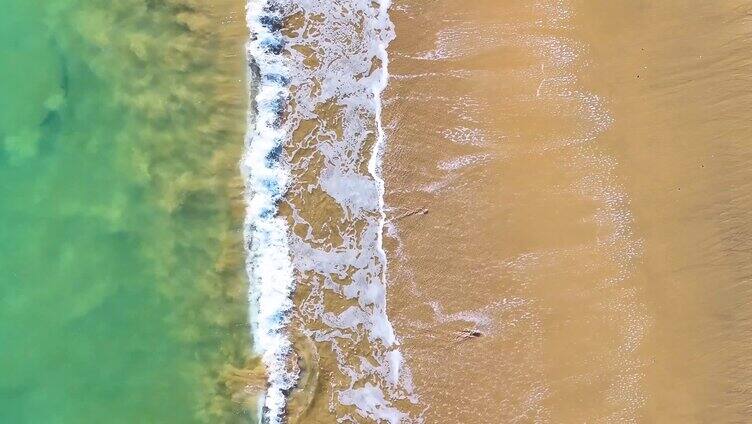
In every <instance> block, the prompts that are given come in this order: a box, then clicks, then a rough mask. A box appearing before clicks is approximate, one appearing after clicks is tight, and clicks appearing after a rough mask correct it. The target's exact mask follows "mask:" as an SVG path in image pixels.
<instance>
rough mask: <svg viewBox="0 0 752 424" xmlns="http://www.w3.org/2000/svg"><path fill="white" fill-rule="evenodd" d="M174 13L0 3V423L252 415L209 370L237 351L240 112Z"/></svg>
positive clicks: (162, 6)
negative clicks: (233, 195)
mask: <svg viewBox="0 0 752 424" xmlns="http://www.w3.org/2000/svg"><path fill="white" fill-rule="evenodd" d="M181 14H182V15H181ZM185 14H188V16H189V17H190V16H194V17H195V16H198V14H197V13H194V11H191V10H190V9H189V8H186V7H184V6H182V5H181V2H180V1H168V0H164V1H150V0H122V1H117V2H111V1H98V0H5V1H4V2H3V13H2V14H0V422H2V423H135V422H139V423H189V422H201V421H210V422H228V421H234V420H237V421H244V420H248V414H247V413H245V412H243V410H242V409H239V408H238V407H236V406H233V405H235V403H234V402H232V401H230V400H229V389H228V388H227V387H226V386H225V385H223V383H222V379H221V376H219V373H220V371H221V369H222V367H223V366H225V365H228V364H232V365H235V366H239V367H240V366H242V365H243V364H244V362H245V361H246V360H247V357H246V352H247V351H248V349H249V341H248V334H247V324H246V316H245V315H246V314H245V296H244V287H243V283H242V266H241V265H240V264H241V263H242V261H241V260H239V259H238V257H237V255H236V254H227V251H228V250H230V251H233V250H235V248H236V247H237V250H238V251H240V248H239V241H238V240H239V235H238V233H237V219H236V218H235V217H233V215H232V213H231V205H230V202H229V200H228V198H227V186H228V181H230V180H231V179H232V178H233V173H234V162H233V161H232V159H231V158H232V156H233V155H235V154H236V152H237V151H239V148H240V147H239V145H240V143H241V138H240V136H241V135H240V133H239V131H240V126H241V124H242V105H240V104H238V103H237V102H236V103H233V102H226V101H218V100H215V99H216V97H217V96H216V92H217V90H219V89H220V88H218V87H220V86H221V84H222V82H223V80H222V78H225V77H227V78H229V77H236V76H224V77H223V76H221V74H222V72H220V71H219V70H217V69H215V67H216V64H214V62H213V60H214V58H215V56H214V55H213V54H212V53H211V52H212V50H213V49H211V48H208V47H207V46H209V45H215V46H216V40H212V39H211V37H212V33H211V31H203V32H195V31H191V30H189V27H188V26H187V25H185V24H181V23H180V22H179V21H180V19H178V18H176V17H179V16H183V18H185V16H186V15H185ZM187 19H188V18H186V19H183V21H186V20H187ZM235 146H237V147H235ZM237 154H239V153H237ZM227 411H229V412H230V413H231V418H226V417H225V418H218V417H220V416H222V414H224V413H226V412H227Z"/></svg>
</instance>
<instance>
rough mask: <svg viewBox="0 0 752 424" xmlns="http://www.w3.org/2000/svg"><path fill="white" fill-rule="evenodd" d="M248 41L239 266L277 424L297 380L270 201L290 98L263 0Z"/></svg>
mask: <svg viewBox="0 0 752 424" xmlns="http://www.w3.org/2000/svg"><path fill="white" fill-rule="evenodd" d="M247 20H248V25H249V28H250V30H251V34H252V37H251V39H250V41H249V42H248V44H247V52H248V58H249V63H250V66H249V68H250V71H249V72H250V78H249V80H250V81H251V84H252V85H253V87H252V89H253V93H254V95H255V97H254V99H253V100H252V104H253V107H252V110H251V112H250V116H249V129H248V133H247V135H246V142H245V152H244V155H243V159H242V162H241V171H242V173H243V176H244V179H245V183H246V200H247V209H246V214H247V215H246V222H245V229H244V232H245V242H246V247H247V259H246V267H247V271H248V277H249V279H250V290H249V300H250V308H251V314H250V321H251V331H252V335H253V342H254V349H255V350H256V352H257V353H258V354H260V355H261V356H262V359H263V362H264V364H265V366H266V369H267V373H268V379H269V384H268V389H267V391H266V395H265V397H264V400H263V409H262V414H263V422H265V423H269V424H276V423H282V422H283V418H282V415H283V413H284V408H285V392H286V391H288V390H289V389H291V388H292V387H293V386H294V384H295V382H296V380H297V375H296V374H295V372H292V371H289V370H288V369H287V368H286V361H287V358H288V357H289V355H290V353H291V351H292V344H291V341H290V339H289V337H288V336H287V334H286V329H285V326H286V325H287V324H288V321H289V317H288V316H289V312H290V310H291V309H292V306H293V305H292V301H291V299H290V296H291V294H292V291H293V285H294V279H293V270H292V263H291V260H290V252H289V242H288V239H289V236H288V234H289V229H288V226H287V223H286V222H285V221H284V220H283V219H282V218H279V217H278V216H277V202H278V201H279V200H280V199H281V198H282V195H283V194H284V190H285V188H286V187H287V184H288V179H289V172H288V170H287V169H285V167H284V166H283V165H282V164H281V163H280V155H281V152H282V144H283V143H284V141H285V140H286V139H287V134H288V130H287V128H286V127H285V125H284V124H283V123H282V120H281V112H282V108H283V107H284V103H285V102H286V101H287V98H288V96H289V90H288V89H287V87H286V81H287V79H288V71H287V66H286V64H285V59H284V58H283V56H282V55H280V54H279V53H280V51H279V48H280V46H281V45H282V44H281V43H282V39H281V36H280V34H279V33H278V29H279V28H278V27H277V25H279V23H280V22H281V16H279V15H278V13H277V12H275V11H274V10H273V9H272V7H271V4H270V2H269V1H267V0H251V1H250V2H249V3H248V9H247Z"/></svg>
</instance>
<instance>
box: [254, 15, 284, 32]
mask: <svg viewBox="0 0 752 424" xmlns="http://www.w3.org/2000/svg"><path fill="white" fill-rule="evenodd" d="M259 22H261V25H263V26H265V27H266V28H267V29H269V31H272V32H277V31H279V30H281V29H282V26H283V22H282V18H280V17H279V16H274V15H266V16H262V17H261V18H260V19H259Z"/></svg>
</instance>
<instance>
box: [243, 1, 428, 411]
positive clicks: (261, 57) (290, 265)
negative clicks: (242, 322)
mask: <svg viewBox="0 0 752 424" xmlns="http://www.w3.org/2000/svg"><path fill="white" fill-rule="evenodd" d="M389 7H390V1H389V0H380V1H371V0H329V1H320V0H250V1H249V4H248V14H247V17H248V24H249V28H250V30H251V34H252V38H251V41H249V43H248V53H249V58H250V60H251V65H252V72H251V73H252V78H253V90H254V93H255V108H254V110H255V113H253V114H252V117H251V125H250V129H249V133H248V137H247V141H246V152H245V155H244V159H243V163H242V168H243V172H244V175H245V177H246V181H247V191H248V216H247V223H246V240H247V243H248V246H249V247H248V274H249V277H250V280H251V293H250V299H251V306H252V320H251V321H252V325H253V328H252V330H253V336H254V342H255V344H256V349H257V350H258V352H259V353H260V354H262V355H263V358H264V362H265V364H266V366H267V369H268V372H269V389H268V390H267V394H266V397H265V400H264V420H265V422H269V423H279V422H282V420H283V418H281V415H282V413H283V412H284V407H285V393H286V391H288V390H289V389H290V388H292V387H293V386H294V384H295V381H296V378H297V375H295V373H294V372H293V371H290V370H288V369H287V368H286V367H285V363H286V360H287V359H288V357H289V355H290V353H291V351H292V346H291V342H290V340H289V338H288V337H287V336H286V333H285V326H286V325H288V324H289V322H288V321H289V318H288V316H289V314H290V311H291V309H292V307H293V305H292V302H291V300H290V298H291V296H290V295H291V293H292V290H293V289H294V283H293V282H294V280H295V278H296V276H303V275H314V276H315V278H313V280H314V283H313V284H314V285H313V287H310V293H311V294H310V295H309V296H307V298H306V299H305V300H304V301H303V303H302V304H301V305H299V309H298V313H299V314H300V316H301V319H302V320H303V324H304V325H305V326H306V328H307V327H308V326H311V327H313V328H316V329H315V330H313V329H311V330H307V329H305V328H304V331H306V332H307V333H308V335H309V336H310V337H311V338H313V339H314V340H315V341H317V342H319V343H328V344H329V345H330V348H331V351H332V352H333V353H334V355H335V356H336V357H337V360H338V361H337V362H338V364H337V365H338V369H339V372H340V374H341V379H340V378H336V379H331V381H330V383H329V384H331V385H332V387H331V390H332V391H333V393H335V394H336V396H335V397H334V398H331V399H330V402H335V401H336V402H338V403H339V404H340V405H346V406H351V407H354V408H355V411H356V412H357V414H358V415H359V416H360V417H365V418H370V419H373V420H376V421H386V422H391V423H401V422H409V421H413V417H411V416H410V414H409V413H408V412H405V411H403V410H402V407H401V406H400V403H402V402H404V401H408V402H413V403H414V402H416V401H417V397H416V396H415V395H414V393H413V387H412V382H411V381H410V373H409V370H408V369H407V368H406V366H405V364H403V359H402V354H401V353H400V352H399V350H398V341H397V337H396V335H395V332H394V329H393V328H392V325H391V323H390V322H389V320H388V319H387V316H386V263H387V257H386V254H385V252H384V249H383V240H382V237H383V232H384V225H385V221H386V218H385V212H384V209H385V208H384V181H383V180H382V179H381V177H380V173H381V169H380V168H381V165H380V163H381V156H382V152H383V149H384V143H385V135H384V128H383V126H382V123H381V108H382V99H381V93H382V91H383V90H384V89H385V88H386V85H387V81H388V77H389V75H388V73H387V68H388V56H387V50H386V49H387V46H388V44H389V42H390V41H391V40H392V39H393V38H394V29H393V26H392V23H391V21H390V20H389V15H388V9H389ZM293 15H294V16H296V17H301V16H302V18H303V20H302V22H303V23H302V27H300V28H288V29H289V31H286V32H285V35H284V36H283V35H282V34H281V33H280V32H279V29H281V25H282V22H283V20H284V19H285V18H286V17H289V16H293ZM311 54H313V55H315V59H316V60H315V61H314V63H316V65H315V66H313V65H311V62H310V61H309V60H307V59H310V55H311ZM331 105H335V106H336V112H335V115H336V116H335V117H334V119H335V120H338V122H339V124H337V128H334V127H332V126H331V125H330V124H327V123H326V121H325V119H324V120H322V117H320V116H318V112H319V111H320V108H321V107H330V106H331ZM283 114H284V119H282V115H283ZM330 118H331V117H330ZM330 118H326V119H330ZM308 120H318V122H319V127H317V128H316V129H315V130H313V131H312V132H311V133H310V134H308V135H307V136H306V137H307V139H306V142H307V144H308V145H310V146H313V147H314V148H315V150H316V152H317V154H318V155H320V156H321V157H323V158H324V161H323V167H322V170H321V172H320V173H319V175H318V176H317V177H318V178H317V180H316V181H314V182H310V181H307V182H306V183H302V182H299V181H297V180H296V177H295V175H297V174H298V173H300V171H301V169H297V167H301V166H306V167H307V166H308V165H307V163H308V162H307V161H304V162H305V163H306V165H301V164H298V165H292V164H286V163H285V162H284V157H282V156H283V155H282V148H281V146H282V144H283V143H285V142H287V141H289V140H291V136H292V133H293V131H294V129H295V128H298V126H299V124H300V123H301V122H303V121H308ZM366 159H367V162H365V161H366ZM361 163H365V164H366V165H367V167H366V168H367V172H365V171H366V170H361V166H360V164H361ZM314 186H315V187H316V189H317V190H321V191H323V192H325V193H326V194H327V195H328V196H329V197H330V198H331V199H333V200H334V201H335V202H336V203H337V204H338V205H339V207H340V208H341V212H342V216H343V217H344V218H343V219H344V221H341V222H339V223H338V224H337V225H340V226H342V227H343V231H341V234H339V236H340V237H341V238H339V239H332V240H324V241H323V242H322V239H321V238H316V239H314V238H313V236H312V234H313V231H311V230H309V231H308V232H307V234H308V235H305V236H301V235H300V234H295V233H292V232H290V230H289V228H288V225H287V223H286V221H284V220H282V219H280V218H278V217H277V206H276V203H277V202H278V201H279V200H280V199H281V198H282V196H283V194H284V193H285V191H287V192H288V193H289V197H290V198H293V197H296V196H298V195H302V196H304V195H305V194H306V193H310V190H312V187H314ZM298 197H299V196H298ZM290 207H291V208H292V213H291V217H292V219H293V220H294V222H295V225H296V226H303V227H306V226H307V227H308V228H311V227H312V224H309V223H308V222H306V220H305V217H306V216H307V215H306V214H305V213H302V212H303V211H301V210H298V209H297V206H296V205H295V204H293V203H290ZM356 227H357V228H358V229H357V230H354V228H356ZM343 280H346V283H344V284H343V283H342V281H343ZM327 291H328V292H330V293H333V294H334V295H337V296H340V297H341V298H342V299H343V300H345V301H347V302H349V306H347V307H344V308H341V309H335V308H333V307H332V305H330V304H328V303H326V302H324V298H325V296H324V293H325V292H327ZM322 327H323V328H324V329H321V328H322ZM364 345H367V346H369V348H370V349H371V351H370V352H360V353H358V354H357V355H358V356H357V357H355V358H353V355H355V354H354V353H353V352H354V351H355V350H356V347H357V346H364ZM353 359H355V360H353ZM331 406H336V405H331ZM338 419H340V420H344V419H347V417H338Z"/></svg>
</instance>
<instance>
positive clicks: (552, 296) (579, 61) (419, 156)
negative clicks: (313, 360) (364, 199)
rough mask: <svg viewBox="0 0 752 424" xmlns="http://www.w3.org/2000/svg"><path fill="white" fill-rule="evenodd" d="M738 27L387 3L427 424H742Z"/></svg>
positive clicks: (393, 194) (392, 272) (394, 230)
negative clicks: (392, 33)
mask: <svg viewBox="0 0 752 424" xmlns="http://www.w3.org/2000/svg"><path fill="white" fill-rule="evenodd" d="M748 13H749V7H748V6H746V7H744V6H743V4H742V2H736V1H724V2H715V3H713V4H712V5H711V4H708V3H705V2H699V1H692V2H680V1H668V2H661V3H660V4H659V5H656V4H649V3H646V2H628V1H614V2H608V3H607V4H606V3H596V2H584V1H577V2H564V1H548V2H546V1H538V2H533V1H503V2H497V1H478V2H473V4H472V5H468V4H467V3H466V2H459V1H456V0H453V1H450V0H443V1H433V2H430V3H426V2H417V1H409V0H406V1H396V2H395V4H394V5H393V7H392V11H391V15H392V20H393V21H394V22H395V25H396V33H397V38H396V40H395V41H394V42H393V43H392V44H391V46H390V58H391V63H390V73H391V76H392V77H391V80H390V86H389V88H388V89H387V92H386V93H385V110H384V125H385V127H386V128H387V134H388V140H389V141H388V144H387V151H386V154H385V157H384V176H385V180H386V189H387V195H386V202H387V205H388V206H390V207H391V210H390V211H389V218H390V221H391V223H392V226H391V227H389V228H390V237H389V238H388V247H389V250H388V255H389V257H390V267H389V276H388V279H389V282H390V285H389V288H388V305H389V311H388V314H389V317H390V319H391V321H392V322H393V323H394V325H395V330H396V332H397V334H398V336H399V338H400V340H401V342H402V347H401V348H402V352H403V354H404V355H405V358H406V364H407V366H408V367H409V368H410V370H411V372H412V375H413V378H414V382H415V386H416V388H417V392H418V394H419V395H420V405H421V406H422V407H425V408H426V409H425V411H424V412H423V418H424V420H425V422H428V423H431V422H477V423H481V422H482V423H498V422H505V423H506V422H556V423H558V422H562V423H564V422H573V423H574V422H724V423H725V422H729V423H731V422H746V421H748V420H749V418H750V413H751V412H750V411H749V406H748V405H750V397H752V395H751V394H750V393H751V392H750V387H749V383H748V382H749V381H750V379H749V359H748V350H749V348H748V347H747V346H746V345H747V343H746V340H748V339H749V337H748V336H749V335H750V329H749V328H748V327H749V325H750V324H749V319H748V318H749V317H750V312H751V311H750V307H749V306H748V300H749V298H750V295H749V288H748V277H747V276H748V275H749V264H748V255H749V248H750V246H749V243H750V242H749V241H748V240H749V235H748V233H749V231H750V229H749V225H748V224H747V222H748V219H746V218H747V215H748V214H749V213H750V212H748V211H750V210H751V209H750V207H749V206H750V204H749V203H750V202H751V200H750V194H751V193H752V191H751V188H750V187H749V183H748V182H749V181H750V178H749V177H750V174H752V171H750V170H749V167H748V165H747V164H748V163H749V160H747V159H748V158H749V156H750V154H751V153H752V148H750V147H748V143H747V142H746V141H747V139H748V137H749V132H750V127H749V125H748V124H747V121H748V120H747V119H745V118H746V117H747V116H746V115H747V114H748V113H749V112H748V110H749V109H748V108H747V106H748V103H749V95H748V93H747V92H746V90H745V84H744V83H745V82H746V76H745V71H746V68H747V65H748V63H749V57H750V55H749V53H748V52H749V51H750V49H749V48H748V47H749V46H748V44H749V41H748V40H749V39H750V38H749V33H750V28H749V25H750V21H749V19H750V18H749V15H748Z"/></svg>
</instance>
